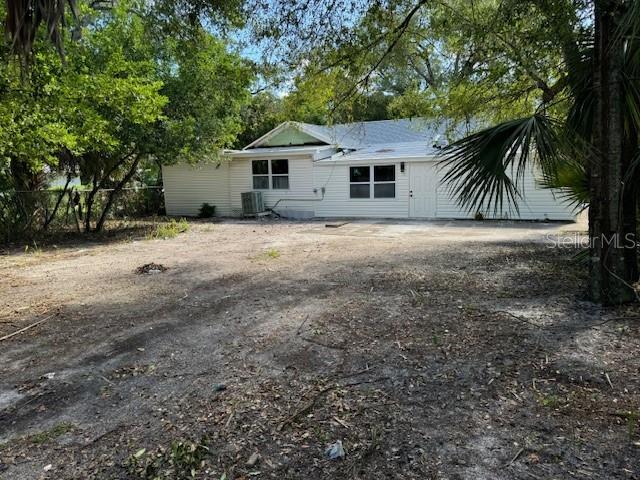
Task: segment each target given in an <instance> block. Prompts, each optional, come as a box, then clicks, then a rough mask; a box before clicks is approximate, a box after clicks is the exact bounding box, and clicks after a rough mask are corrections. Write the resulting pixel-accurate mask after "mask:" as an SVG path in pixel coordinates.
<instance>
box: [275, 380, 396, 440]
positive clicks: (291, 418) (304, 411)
mask: <svg viewBox="0 0 640 480" xmlns="http://www.w3.org/2000/svg"><path fill="white" fill-rule="evenodd" d="M388 378H389V377H380V378H376V379H373V380H363V381H361V382H352V383H345V384H342V385H341V384H337V383H336V384H333V385H329V386H328V387H325V388H323V389H322V390H320V391H319V392H318V393H317V394H316V395H315V396H314V397H313V398H312V399H311V400H310V401H309V402H307V404H306V405H305V406H304V407H302V408H300V409H299V410H297V411H296V412H294V413H293V414H292V415H290V416H288V417H287V418H286V419H285V420H284V421H283V422H282V423H281V424H280V425H278V431H281V430H282V429H284V428H285V427H287V426H288V425H291V424H292V423H293V422H295V421H296V419H297V418H299V417H301V416H302V415H305V414H307V413H308V412H309V411H311V409H312V408H313V407H315V405H316V403H318V400H320V398H321V397H322V396H323V395H325V394H326V393H328V392H330V391H331V390H335V389H336V388H346V387H355V386H356V385H363V384H365V383H375V382H380V381H382V380H387V379H388Z"/></svg>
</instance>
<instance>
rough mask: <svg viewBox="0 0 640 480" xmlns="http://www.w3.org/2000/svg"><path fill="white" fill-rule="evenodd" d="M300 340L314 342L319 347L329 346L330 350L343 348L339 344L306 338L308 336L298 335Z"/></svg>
mask: <svg viewBox="0 0 640 480" xmlns="http://www.w3.org/2000/svg"><path fill="white" fill-rule="evenodd" d="M300 338H301V339H302V340H304V341H305V342H309V343H315V344H316V345H319V346H321V347H324V348H330V349H331V350H344V347H342V346H340V345H329V344H328V343H322V342H319V341H318V340H314V339H312V338H308V337H300Z"/></svg>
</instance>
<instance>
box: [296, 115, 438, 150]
mask: <svg viewBox="0 0 640 480" xmlns="http://www.w3.org/2000/svg"><path fill="white" fill-rule="evenodd" d="M300 125H301V126H302V127H303V129H304V130H305V131H306V132H307V133H309V134H311V135H313V134H314V133H315V134H316V135H318V136H320V137H324V138H329V139H330V140H331V143H333V144H336V145H338V146H339V147H342V148H352V149H359V148H363V147H367V146H371V145H381V144H389V143H409V142H427V143H429V142H434V141H435V140H436V139H437V138H439V137H441V138H444V133H445V128H444V127H439V126H438V125H436V124H435V123H434V122H432V121H431V122H427V121H425V120H423V119H419V118H416V119H408V118H403V119H399V120H380V121H374V122H356V123H339V124H335V125H312V124H309V123H301V124H300Z"/></svg>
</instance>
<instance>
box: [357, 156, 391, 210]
mask: <svg viewBox="0 0 640 480" xmlns="http://www.w3.org/2000/svg"><path fill="white" fill-rule="evenodd" d="M367 167H368V168H369V181H368V182H352V181H351V169H352V168H367ZM375 167H393V180H384V181H378V182H376V178H375ZM397 170H398V168H397V165H396V164H395V163H381V164H369V165H349V172H348V175H349V200H355V201H358V200H395V199H397V198H398V185H397V181H398V172H397ZM390 183H392V184H394V189H393V197H376V196H375V185H385V184H390ZM351 185H368V186H369V196H368V197H365V198H362V197H360V198H358V197H352V196H351Z"/></svg>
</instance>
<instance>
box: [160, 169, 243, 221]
mask: <svg viewBox="0 0 640 480" xmlns="http://www.w3.org/2000/svg"><path fill="white" fill-rule="evenodd" d="M229 170H230V168H229V162H223V163H221V164H220V165H216V164H205V165H197V166H191V165H163V167H162V181H163V184H164V202H165V206H166V210H167V215H174V216H180V215H184V216H189V217H193V216H196V215H198V212H199V211H200V207H201V206H202V204H203V203H208V204H209V205H213V206H215V207H216V215H217V216H229V215H233V209H232V207H231V200H230V198H229Z"/></svg>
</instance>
